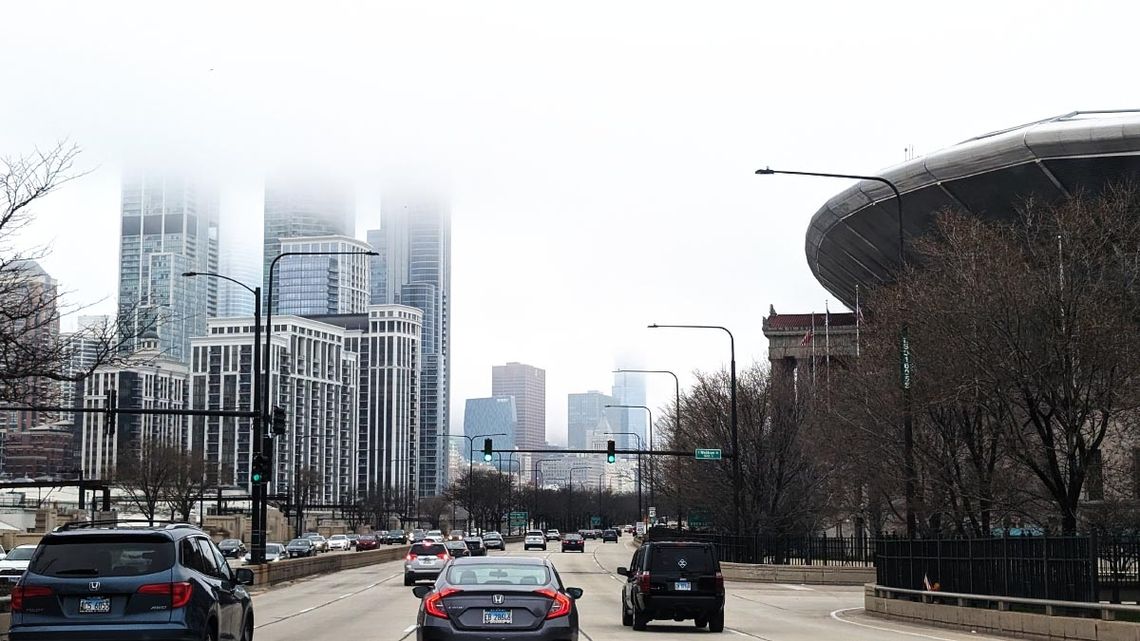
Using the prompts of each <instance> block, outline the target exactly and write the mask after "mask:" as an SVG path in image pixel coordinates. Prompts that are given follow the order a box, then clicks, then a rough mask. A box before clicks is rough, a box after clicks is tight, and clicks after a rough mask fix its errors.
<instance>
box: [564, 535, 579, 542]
mask: <svg viewBox="0 0 1140 641" xmlns="http://www.w3.org/2000/svg"><path fill="white" fill-rule="evenodd" d="M581 538H582V535H581V534H567V535H566V536H564V537H562V540H563V541H577V540H579V539H581Z"/></svg>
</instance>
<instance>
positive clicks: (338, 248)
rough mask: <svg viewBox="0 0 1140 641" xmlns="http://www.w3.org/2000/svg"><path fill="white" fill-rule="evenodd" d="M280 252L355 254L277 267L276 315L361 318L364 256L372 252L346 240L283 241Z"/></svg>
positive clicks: (300, 259) (365, 291) (295, 259)
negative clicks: (339, 315) (329, 315)
mask: <svg viewBox="0 0 1140 641" xmlns="http://www.w3.org/2000/svg"><path fill="white" fill-rule="evenodd" d="M280 242H281V251H282V252H283V253H289V252H356V253H353V254H350V253H339V254H324V255H313V256H291V257H289V258H287V259H284V260H282V261H281V263H279V264H278V265H277V274H276V278H277V282H276V283H275V284H274V288H275V289H274V292H273V297H274V298H275V299H276V300H277V310H276V311H275V312H274V313H275V314H295V315H298V316H312V315H320V314H363V313H364V308H365V307H367V306H368V301H369V296H370V292H369V288H368V282H369V265H368V256H367V255H366V254H367V252H369V251H371V250H372V248H371V247H370V246H369V245H368V243H365V242H363V241H359V240H356V239H353V238H349V237H347V236H299V237H295V238H282V239H281V241H280Z"/></svg>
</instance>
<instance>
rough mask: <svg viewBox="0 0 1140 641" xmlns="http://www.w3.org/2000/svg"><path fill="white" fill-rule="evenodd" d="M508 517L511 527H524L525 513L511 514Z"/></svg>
mask: <svg viewBox="0 0 1140 641" xmlns="http://www.w3.org/2000/svg"><path fill="white" fill-rule="evenodd" d="M510 517H511V518H510V521H511V527H526V523H527V513H526V512H511V514H510Z"/></svg>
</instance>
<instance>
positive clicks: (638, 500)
mask: <svg viewBox="0 0 1140 641" xmlns="http://www.w3.org/2000/svg"><path fill="white" fill-rule="evenodd" d="M606 434H607V435H610V436H616V435H619V434H622V435H626V436H633V437H634V438H636V439H637V518H638V519H641V517H642V515H644V514H645V511H644V510H643V509H642V506H641V450H642V447H641V435H640V434H637V433H636V432H606Z"/></svg>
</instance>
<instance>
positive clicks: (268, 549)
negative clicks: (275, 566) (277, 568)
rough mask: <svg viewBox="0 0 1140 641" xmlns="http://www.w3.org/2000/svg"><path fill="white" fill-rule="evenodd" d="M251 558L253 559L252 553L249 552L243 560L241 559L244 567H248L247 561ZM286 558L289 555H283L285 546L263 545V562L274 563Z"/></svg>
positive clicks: (280, 544)
mask: <svg viewBox="0 0 1140 641" xmlns="http://www.w3.org/2000/svg"><path fill="white" fill-rule="evenodd" d="M252 558H253V552H250V553H249V554H246V555H245V559H243V561H244V562H245V564H246V565H249V561H250V559H252ZM287 558H289V555H288V554H286V553H285V545H284V544H282V543H266V544H265V562H266V563H276V562H277V561H283V560H285V559H287Z"/></svg>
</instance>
